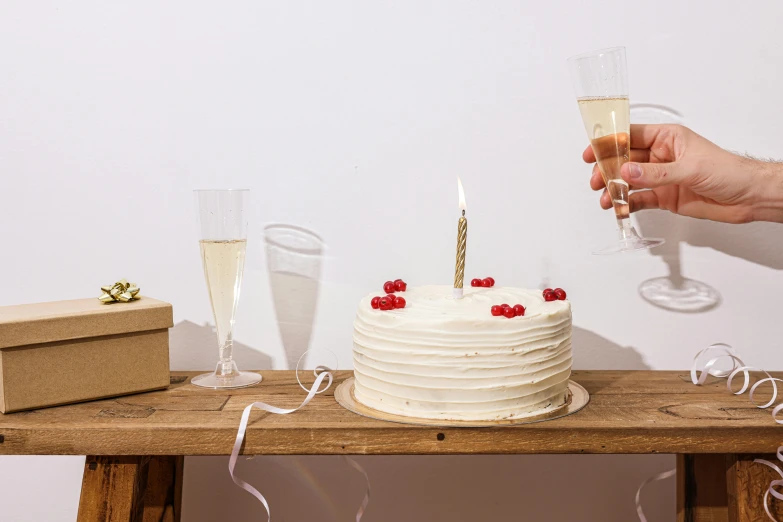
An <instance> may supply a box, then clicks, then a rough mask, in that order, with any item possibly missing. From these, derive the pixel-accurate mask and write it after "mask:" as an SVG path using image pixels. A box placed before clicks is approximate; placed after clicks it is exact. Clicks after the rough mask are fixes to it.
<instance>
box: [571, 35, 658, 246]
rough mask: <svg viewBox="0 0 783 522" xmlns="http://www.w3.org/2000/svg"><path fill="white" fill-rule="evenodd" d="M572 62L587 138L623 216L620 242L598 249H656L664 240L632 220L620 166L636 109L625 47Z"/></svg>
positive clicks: (628, 148)
mask: <svg viewBox="0 0 783 522" xmlns="http://www.w3.org/2000/svg"><path fill="white" fill-rule="evenodd" d="M568 67H569V70H570V72H571V78H572V80H573V82H574V90H575V91H576V101H577V103H578V104H579V111H580V112H581V113H582V121H583V122H584V125H585V130H586V131H587V137H588V139H589V140H590V145H591V146H592V148H593V152H594V153H595V157H596V160H597V161H598V168H599V169H600V171H601V175H602V176H603V178H604V183H606V190H607V191H608V192H609V196H610V197H611V199H612V206H613V207H614V214H615V217H616V218H617V227H618V229H619V236H620V237H619V241H618V242H617V243H615V244H613V245H610V246H608V247H606V248H603V249H601V250H598V251H595V252H593V253H594V254H616V253H618V252H631V251H634V250H640V249H644V248H652V247H654V246H658V245H661V244H663V239H651V238H643V237H640V236H639V234H638V233H637V232H636V230H635V229H634V227H633V225H632V224H631V218H630V207H629V204H628V202H629V199H628V197H629V188H630V187H629V186H628V183H627V182H626V181H625V180H624V179H623V178H622V177H621V176H620V168H621V167H622V166H623V164H625V163H626V162H627V161H628V160H629V159H630V153H631V112H630V105H629V102H628V67H627V65H626V61H625V47H613V48H610V49H602V50H600V51H593V52H591V53H586V54H580V55H578V56H572V57H571V58H569V59H568Z"/></svg>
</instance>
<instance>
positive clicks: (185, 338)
mask: <svg viewBox="0 0 783 522" xmlns="http://www.w3.org/2000/svg"><path fill="white" fill-rule="evenodd" d="M169 354H170V358H171V368H172V370H180V371H184V370H214V368H215V363H217V361H218V358H219V355H218V345H217V334H216V333H215V328H214V327H213V326H212V325H209V324H204V325H198V324H196V323H192V322H190V321H181V322H179V323H177V324H175V325H174V328H172V329H170V330H169ZM234 360H236V362H237V366H239V367H240V368H242V369H252V370H269V369H271V368H272V358H271V357H269V356H268V355H266V354H264V353H261V352H260V351H258V350H256V349H255V348H252V347H250V346H248V345H246V344H242V343H240V342H239V341H237V340H236V339H235V340H234Z"/></svg>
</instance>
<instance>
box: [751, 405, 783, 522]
mask: <svg viewBox="0 0 783 522" xmlns="http://www.w3.org/2000/svg"><path fill="white" fill-rule="evenodd" d="M776 409H778V410H780V409H781V408H780V406H778V407H777V408H776ZM777 457H778V460H779V461H780V462H783V446H781V447H779V448H778V453H777ZM753 462H756V463H758V464H764V465H765V466H769V467H770V468H772V469H774V470H775V471H777V472H778V475H780V479H778V480H773V481H772V482H770V484H769V487H768V488H767V491H765V492H764V511H766V512H767V516H768V517H769V519H770V520H772V522H777V521H776V520H775V517H773V516H772V513H771V512H770V511H769V496H770V495H772V496H773V497H775V498H776V499H778V500H783V493H779V492H778V491H775V488H776V487H777V486H783V471H781V470H780V468H779V467H778V465H777V464H774V463H772V462H770V461H768V460H765V459H755V460H754V461H753Z"/></svg>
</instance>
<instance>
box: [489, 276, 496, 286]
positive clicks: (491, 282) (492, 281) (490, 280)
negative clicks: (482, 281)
mask: <svg viewBox="0 0 783 522" xmlns="http://www.w3.org/2000/svg"><path fill="white" fill-rule="evenodd" d="M487 279H488V280H489V286H495V279H494V278H492V277H488V278H487Z"/></svg>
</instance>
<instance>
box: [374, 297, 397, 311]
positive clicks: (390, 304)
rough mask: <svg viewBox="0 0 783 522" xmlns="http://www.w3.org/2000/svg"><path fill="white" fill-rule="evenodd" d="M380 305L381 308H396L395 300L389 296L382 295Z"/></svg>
mask: <svg viewBox="0 0 783 522" xmlns="http://www.w3.org/2000/svg"><path fill="white" fill-rule="evenodd" d="M378 306H379V307H380V309H381V310H394V301H393V300H391V299H389V298H388V297H381V299H380V301H378Z"/></svg>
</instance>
